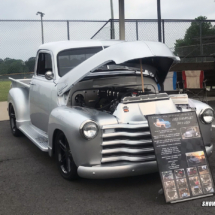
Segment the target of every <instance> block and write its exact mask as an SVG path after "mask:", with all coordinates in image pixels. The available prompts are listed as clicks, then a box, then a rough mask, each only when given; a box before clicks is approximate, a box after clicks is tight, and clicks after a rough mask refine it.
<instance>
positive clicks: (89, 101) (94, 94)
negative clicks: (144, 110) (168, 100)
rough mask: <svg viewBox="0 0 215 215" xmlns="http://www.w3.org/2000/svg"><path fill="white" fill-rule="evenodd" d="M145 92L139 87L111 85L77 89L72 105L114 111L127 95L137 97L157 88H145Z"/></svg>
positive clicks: (151, 92)
mask: <svg viewBox="0 0 215 215" xmlns="http://www.w3.org/2000/svg"><path fill="white" fill-rule="evenodd" d="M144 90H145V92H143V91H142V90H140V89H138V87H134V88H130V87H126V88H125V87H121V88H119V87H117V88H116V87H111V88H102V89H93V90H91V89H90V90H82V91H76V92H75V93H73V96H72V105H74V106H80V107H89V108H95V109H97V110H100V111H106V112H108V113H111V114H112V113H113V112H114V111H115V109H116V107H117V105H118V104H119V103H120V102H121V101H122V100H123V98H125V97H137V96H140V95H148V94H155V92H154V91H155V89H154V90H153V91H152V90H151V89H149V88H145V89H144Z"/></svg>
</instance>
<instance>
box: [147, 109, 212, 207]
mask: <svg viewBox="0 0 215 215" xmlns="http://www.w3.org/2000/svg"><path fill="white" fill-rule="evenodd" d="M148 122H149V127H150V130H151V135H152V140H153V145H154V149H155V154H156V158H157V163H158V168H159V172H160V177H161V181H162V184H163V189H164V194H165V198H166V202H172V203H174V202H179V201H186V200H190V199H194V198H200V197H205V196H208V195H213V193H214V182H213V178H212V175H211V171H210V168H209V165H208V160H207V156H206V152H205V146H204V142H203V138H202V135H201V131H200V129H199V124H198V120H197V116H196V113H195V112H194V111H191V112H184V113H172V114H160V115H151V116H148Z"/></svg>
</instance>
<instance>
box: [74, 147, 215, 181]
mask: <svg viewBox="0 0 215 215" xmlns="http://www.w3.org/2000/svg"><path fill="white" fill-rule="evenodd" d="M205 150H206V153H207V155H208V156H210V155H211V154H212V151H213V144H211V145H210V146H205ZM157 171H158V168H157V162H156V161H150V162H144V163H133V164H129V165H128V164H127V165H119V166H107V165H105V166H102V165H98V166H92V167H85V166H79V167H78V175H79V176H80V177H82V178H90V179H105V178H121V177H127V176H136V175H144V174H149V173H154V172H157Z"/></svg>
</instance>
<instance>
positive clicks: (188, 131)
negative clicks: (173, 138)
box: [181, 126, 201, 139]
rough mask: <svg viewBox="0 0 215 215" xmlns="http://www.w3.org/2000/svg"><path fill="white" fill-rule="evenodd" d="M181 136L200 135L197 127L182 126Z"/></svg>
mask: <svg viewBox="0 0 215 215" xmlns="http://www.w3.org/2000/svg"><path fill="white" fill-rule="evenodd" d="M181 137H182V139H190V138H198V137H201V135H200V131H199V127H198V126H193V127H183V128H181Z"/></svg>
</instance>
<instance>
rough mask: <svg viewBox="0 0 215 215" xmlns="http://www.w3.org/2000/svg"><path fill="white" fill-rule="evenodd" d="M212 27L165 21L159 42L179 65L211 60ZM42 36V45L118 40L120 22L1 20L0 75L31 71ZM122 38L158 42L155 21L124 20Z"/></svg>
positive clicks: (203, 23) (202, 23)
mask: <svg viewBox="0 0 215 215" xmlns="http://www.w3.org/2000/svg"><path fill="white" fill-rule="evenodd" d="M41 24H42V25H43V32H44V33H43V35H42V30H41ZM214 26H215V20H204V21H198V20H170V19H165V20H162V42H164V43H165V44H166V45H167V46H168V47H169V48H170V49H171V50H172V51H173V52H174V53H175V54H177V55H178V56H180V57H181V59H182V62H202V61H214V56H215V49H214V48H215V27H214ZM42 36H43V38H44V42H45V43H47V42H53V41H62V40H88V39H97V40H109V39H117V40H118V39H119V20H102V21H90V20H88V21H86V20H43V22H41V21H40V20H0V75H3V74H10V73H23V72H24V73H29V72H32V71H33V64H34V60H35V55H36V51H37V49H38V47H39V45H41V44H42ZM125 37H126V40H128V41H134V40H148V41H158V23H157V20H156V19H151V20H126V21H125ZM0 80H1V78H0Z"/></svg>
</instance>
